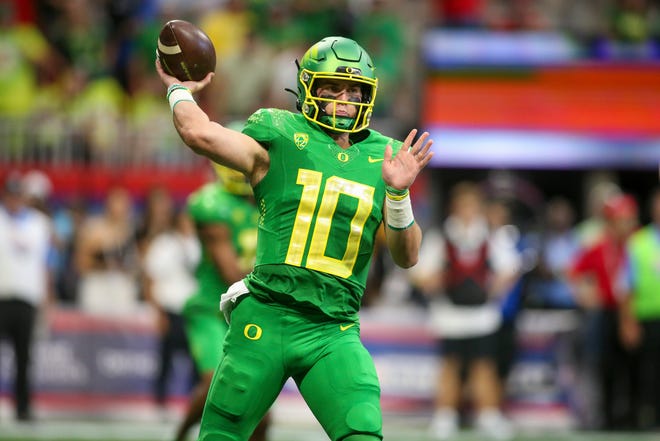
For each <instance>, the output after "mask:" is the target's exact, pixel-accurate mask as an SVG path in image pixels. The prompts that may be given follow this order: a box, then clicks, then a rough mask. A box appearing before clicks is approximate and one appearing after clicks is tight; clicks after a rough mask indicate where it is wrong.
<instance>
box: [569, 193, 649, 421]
mask: <svg viewBox="0 0 660 441" xmlns="http://www.w3.org/2000/svg"><path fill="white" fill-rule="evenodd" d="M603 218H604V221H605V224H604V227H603V232H602V234H601V236H600V239H599V240H597V241H596V243H594V244H593V245H592V246H590V247H588V248H585V249H583V250H581V251H580V252H579V253H578V254H577V256H576V259H575V261H574V262H573V263H572V265H571V266H570V268H569V271H568V279H569V281H570V283H571V286H572V292H573V293H574V294H575V301H576V303H577V304H578V306H579V308H580V309H581V310H582V312H583V318H582V320H581V321H580V323H581V325H582V334H583V342H582V345H583V347H582V351H581V355H582V358H583V360H582V362H583V363H584V366H583V368H582V369H580V372H581V373H582V374H583V375H584V377H583V380H584V381H588V382H592V383H593V386H592V389H593V391H592V392H591V393H590V394H589V393H585V394H583V395H585V398H586V400H587V403H586V404H585V405H584V407H585V415H584V417H583V424H584V425H585V426H587V427H588V428H592V429H593V428H600V429H609V430H612V429H623V428H626V427H629V425H630V424H631V418H632V414H631V410H632V398H633V395H632V393H633V388H632V384H631V383H632V381H631V355H630V353H629V352H628V351H626V350H625V348H624V347H623V346H622V344H621V341H620V340H619V317H618V314H619V312H618V311H619V299H620V298H621V292H620V283H618V282H619V281H620V277H621V274H622V272H623V271H624V260H625V259H624V256H625V244H626V241H627V239H628V238H629V237H630V234H631V233H632V232H633V231H634V230H635V229H636V228H637V222H638V219H637V202H636V201H635V199H634V198H633V197H632V196H631V195H629V194H615V195H614V196H610V197H609V198H608V199H606V200H605V203H604V205H603Z"/></svg>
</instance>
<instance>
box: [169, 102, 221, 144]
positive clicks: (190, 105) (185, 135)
mask: <svg viewBox="0 0 660 441" xmlns="http://www.w3.org/2000/svg"><path fill="white" fill-rule="evenodd" d="M173 114H174V127H175V128H176V131H177V132H178V133H179V136H180V137H181V139H182V140H183V142H184V143H185V144H186V145H187V146H188V147H190V148H191V149H192V150H193V151H194V152H195V153H197V154H200V155H203V156H207V157H213V156H216V152H215V151H214V148H213V146H214V143H213V142H212V139H213V137H212V136H211V132H212V126H213V123H212V122H211V120H210V119H209V117H208V115H206V113H204V111H203V110H202V109H201V108H200V107H199V106H197V104H195V103H194V102H192V101H181V102H179V103H177V104H176V107H174V112H173Z"/></svg>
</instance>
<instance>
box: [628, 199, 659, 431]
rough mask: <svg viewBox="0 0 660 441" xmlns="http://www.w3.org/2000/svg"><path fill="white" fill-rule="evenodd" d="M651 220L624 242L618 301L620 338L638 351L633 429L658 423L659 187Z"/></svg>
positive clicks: (630, 348) (653, 203)
mask: <svg viewBox="0 0 660 441" xmlns="http://www.w3.org/2000/svg"><path fill="white" fill-rule="evenodd" d="M650 201H651V204H650V208H651V222H650V223H649V224H648V225H646V226H645V227H643V228H642V229H640V230H639V231H637V232H635V233H634V234H633V235H632V236H631V237H630V239H629V240H628V243H627V267H626V275H625V277H624V279H623V284H624V287H623V298H622V300H621V309H620V320H621V327H620V333H621V340H622V342H623V345H624V347H626V348H628V349H629V350H636V351H638V359H637V362H638V367H637V369H636V375H635V377H636V379H637V381H636V385H635V386H636V392H637V398H638V403H637V406H636V407H635V410H634V412H633V414H634V415H635V417H636V421H634V424H635V426H636V428H639V429H643V430H649V429H653V428H654V427H658V426H659V425H660V408H659V406H660V401H658V397H660V377H659V376H658V372H660V266H659V265H660V188H656V189H655V191H654V192H653V194H652V195H651V200H650Z"/></svg>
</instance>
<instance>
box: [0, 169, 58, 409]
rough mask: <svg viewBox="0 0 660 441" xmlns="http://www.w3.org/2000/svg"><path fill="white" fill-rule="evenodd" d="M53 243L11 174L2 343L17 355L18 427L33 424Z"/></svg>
mask: <svg viewBox="0 0 660 441" xmlns="http://www.w3.org/2000/svg"><path fill="white" fill-rule="evenodd" d="M52 239H53V230H52V225H51V222H50V219H49V218H48V217H47V216H46V215H45V214H43V213H42V212H40V211H38V210H36V209H34V208H31V207H30V206H29V205H28V204H27V194H26V191H25V185H24V182H23V178H22V176H21V175H20V174H18V173H17V172H11V173H10V174H9V175H8V176H7V178H6V180H5V183H4V187H3V189H2V198H1V200H0V338H6V339H7V340H9V343H10V344H11V346H12V347H13V351H14V362H15V378H14V389H13V390H14V404H15V410H16V418H17V419H18V420H19V421H26V420H30V419H31V418H32V406H31V401H32V400H31V395H32V391H31V385H30V358H31V352H32V345H33V335H34V329H35V326H36V322H37V316H38V311H39V309H40V308H41V307H42V306H45V305H46V304H47V303H48V302H49V301H50V300H51V299H52V296H53V292H52V280H51V275H50V270H49V264H48V258H49V253H50V251H51V246H52ZM1 355H2V354H0V356H1ZM0 364H1V363H0Z"/></svg>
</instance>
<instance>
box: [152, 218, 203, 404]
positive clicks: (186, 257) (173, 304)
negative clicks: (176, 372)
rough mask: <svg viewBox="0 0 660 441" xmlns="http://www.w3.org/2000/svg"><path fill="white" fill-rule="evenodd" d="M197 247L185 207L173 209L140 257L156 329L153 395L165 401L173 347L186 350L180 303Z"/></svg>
mask: <svg viewBox="0 0 660 441" xmlns="http://www.w3.org/2000/svg"><path fill="white" fill-rule="evenodd" d="M200 256H201V247H200V244H199V240H198V239H197V235H196V234H195V227H194V225H193V222H192V220H191V219H190V217H189V216H188V214H187V213H186V212H185V210H181V211H177V212H176V213H175V214H174V216H173V221H172V226H171V227H170V228H169V229H167V230H166V231H163V232H161V233H159V234H157V235H156V236H154V237H153V238H152V240H151V241H150V242H149V244H148V245H147V248H146V250H145V254H144V258H143V272H144V275H143V280H144V286H143V289H144V296H145V300H146V301H147V303H149V304H150V305H151V306H152V307H153V308H154V309H155V311H156V313H157V324H158V330H159V332H160V344H159V354H160V358H159V367H158V373H157V376H156V383H155V390H154V393H155V398H156V402H157V404H158V405H159V406H164V405H165V404H166V401H167V380H168V376H169V373H170V370H171V367H172V361H173V357H174V355H175V353H176V351H177V350H179V351H184V352H185V353H186V354H189V349H188V344H187V339H186V334H185V328H184V321H183V315H182V311H183V306H184V304H185V302H186V300H187V299H188V298H189V297H190V296H191V295H192V294H193V293H194V292H195V291H196V289H197V279H196V278H195V268H196V265H197V263H198V262H199V259H200Z"/></svg>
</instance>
